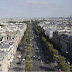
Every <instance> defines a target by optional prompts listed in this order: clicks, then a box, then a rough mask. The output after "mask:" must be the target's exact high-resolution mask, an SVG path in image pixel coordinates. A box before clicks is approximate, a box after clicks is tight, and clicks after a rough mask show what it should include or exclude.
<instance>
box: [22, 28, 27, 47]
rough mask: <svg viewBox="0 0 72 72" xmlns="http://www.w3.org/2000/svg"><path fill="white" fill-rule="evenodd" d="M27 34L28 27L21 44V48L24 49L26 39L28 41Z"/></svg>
mask: <svg viewBox="0 0 72 72" xmlns="http://www.w3.org/2000/svg"><path fill="white" fill-rule="evenodd" d="M27 32H28V27H27V29H26V31H25V33H24V37H23V40H22V43H21V47H22V48H24V46H25V42H26V39H27Z"/></svg>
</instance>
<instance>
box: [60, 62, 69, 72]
mask: <svg viewBox="0 0 72 72" xmlns="http://www.w3.org/2000/svg"><path fill="white" fill-rule="evenodd" d="M59 67H60V68H61V70H62V71H65V72H70V68H69V65H68V64H67V63H62V62H60V63H59Z"/></svg>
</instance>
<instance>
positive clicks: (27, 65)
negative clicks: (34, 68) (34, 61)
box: [25, 62, 31, 71]
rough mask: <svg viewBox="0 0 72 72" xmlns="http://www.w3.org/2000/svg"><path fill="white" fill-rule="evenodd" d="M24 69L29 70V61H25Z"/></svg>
mask: <svg viewBox="0 0 72 72" xmlns="http://www.w3.org/2000/svg"><path fill="white" fill-rule="evenodd" d="M25 71H31V62H25Z"/></svg>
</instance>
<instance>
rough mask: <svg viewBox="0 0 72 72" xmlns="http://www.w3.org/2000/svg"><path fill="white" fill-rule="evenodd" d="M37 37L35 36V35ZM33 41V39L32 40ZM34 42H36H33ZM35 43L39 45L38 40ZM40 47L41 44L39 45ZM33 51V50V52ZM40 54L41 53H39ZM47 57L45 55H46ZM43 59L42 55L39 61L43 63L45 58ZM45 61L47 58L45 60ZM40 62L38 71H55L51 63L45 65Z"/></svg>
mask: <svg viewBox="0 0 72 72" xmlns="http://www.w3.org/2000/svg"><path fill="white" fill-rule="evenodd" d="M34 33H36V32H34ZM34 35H36V34H34ZM36 36H37V35H36ZM32 40H33V39H32ZM35 41H36V40H35ZM36 43H39V39H38V41H37V42H36ZM41 45H42V44H41ZM40 47H41V46H40ZM38 48H39V47H38ZM33 49H35V48H33ZM39 50H40V48H39ZM34 51H35V50H34ZM43 52H44V51H43ZM40 54H41V53H40ZM46 55H47V54H46ZM43 57H45V56H43V55H42V57H41V58H40V59H43V60H44V62H45V58H43ZM46 59H47V58H46ZM44 62H43V61H42V60H41V61H40V63H41V64H40V69H42V70H43V69H44V70H45V71H55V69H54V65H53V63H50V64H46V63H44Z"/></svg>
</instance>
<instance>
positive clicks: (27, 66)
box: [25, 25, 31, 71]
mask: <svg viewBox="0 0 72 72" xmlns="http://www.w3.org/2000/svg"><path fill="white" fill-rule="evenodd" d="M25 71H31V45H30V27H29V25H28V31H27V50H26V61H25Z"/></svg>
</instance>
